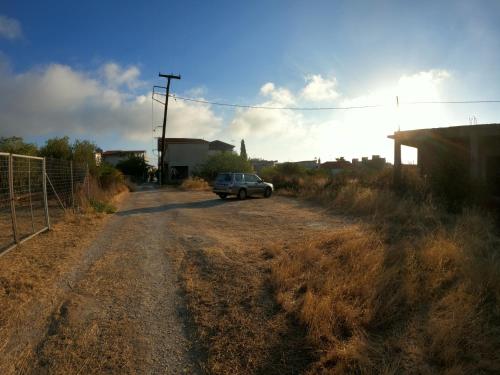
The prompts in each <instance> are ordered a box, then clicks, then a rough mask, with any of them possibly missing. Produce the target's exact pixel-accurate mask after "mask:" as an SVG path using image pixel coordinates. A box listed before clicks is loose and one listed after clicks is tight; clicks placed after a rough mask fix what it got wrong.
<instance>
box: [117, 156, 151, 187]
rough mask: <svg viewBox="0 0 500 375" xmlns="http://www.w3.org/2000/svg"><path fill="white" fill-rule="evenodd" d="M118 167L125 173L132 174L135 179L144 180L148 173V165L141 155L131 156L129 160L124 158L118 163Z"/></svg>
mask: <svg viewBox="0 0 500 375" xmlns="http://www.w3.org/2000/svg"><path fill="white" fill-rule="evenodd" d="M116 168H117V169H118V170H120V171H121V172H122V173H123V174H124V175H126V176H130V177H131V178H132V180H134V181H143V180H145V179H146V177H147V175H148V165H147V164H146V161H145V160H144V158H142V157H140V156H131V157H129V158H128V159H127V160H122V161H120V162H119V163H118V164H117V165H116Z"/></svg>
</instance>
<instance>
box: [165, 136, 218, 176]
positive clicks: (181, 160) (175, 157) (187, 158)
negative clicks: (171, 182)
mask: <svg viewBox="0 0 500 375" xmlns="http://www.w3.org/2000/svg"><path fill="white" fill-rule="evenodd" d="M207 157H208V143H192V144H190V143H179V144H167V150H166V153H165V163H166V164H167V165H168V168H169V169H170V168H172V167H184V166H186V167H188V168H189V175H192V173H193V170H194V169H195V168H196V167H197V166H198V165H200V164H202V163H204V162H205V161H206V159H207Z"/></svg>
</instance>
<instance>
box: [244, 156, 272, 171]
mask: <svg viewBox="0 0 500 375" xmlns="http://www.w3.org/2000/svg"><path fill="white" fill-rule="evenodd" d="M249 161H250V164H251V165H252V167H253V169H254V170H255V172H257V173H260V171H261V170H262V168H267V167H274V166H275V165H276V164H277V163H278V161H277V160H264V159H250V160H249Z"/></svg>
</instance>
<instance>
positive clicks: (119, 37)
mask: <svg viewBox="0 0 500 375" xmlns="http://www.w3.org/2000/svg"><path fill="white" fill-rule="evenodd" d="M499 16H500V1H497V0H491V1H487V0H484V1H483V0H477V1H468V0H455V1H445V0H442V1H425V0H423V1H383V0H380V1H357V0H351V1H333V0H332V1H314V0H311V1H292V0H290V1H277V0H271V1H252V2H250V1H246V2H243V1H216V0H214V1H148V2H140V1H126V0H125V1H124V0H122V1H119V2H118V1H105V2H104V1H92V0H87V1H81V2H67V1H51V0H48V1H44V2H40V1H9V0H5V1H2V2H0V136H14V135H16V136H22V137H23V138H24V139H25V140H27V141H30V142H35V143H37V144H43V143H44V141H45V140H46V139H47V138H49V137H53V136H63V135H68V136H70V138H71V139H89V140H91V141H93V142H95V143H96V144H97V145H98V146H100V147H101V148H102V149H104V150H111V149H145V150H147V152H148V155H149V157H150V159H151V161H155V160H156V155H157V154H156V150H155V148H156V146H155V145H154V142H153V137H154V136H160V135H161V130H160V129H158V128H157V127H158V126H160V125H161V122H162V114H163V108H162V105H161V104H159V103H157V102H154V101H152V100H151V92H152V86H153V85H162V86H163V85H165V81H164V80H162V79H161V78H159V77H158V73H159V72H162V73H175V74H180V75H181V77H182V78H181V80H175V81H172V90H171V92H172V94H175V95H177V96H178V97H188V98H195V99H201V100H206V101H216V102H225V103H237V104H245V105H255V106H270V107H307V108H318V107H352V106H365V105H381V107H376V108H363V109H351V110H346V109H343V110H328V111H326V110H325V111H291V110H263V109H248V108H228V107H220V106H216V105H210V104H200V103H194V102H187V101H183V100H181V99H170V102H169V111H168V122H167V136H168V137H196V138H204V139H207V140H214V139H219V140H222V141H225V142H228V143H231V144H234V145H235V146H236V148H235V149H236V150H237V151H238V150H239V145H240V141H241V139H245V144H246V149H247V152H248V154H249V156H250V157H258V158H264V159H272V160H279V161H298V160H311V159H314V158H320V159H321V161H327V160H334V159H335V158H337V157H341V156H343V157H345V158H347V159H351V158H354V157H357V158H360V157H362V156H371V155H374V154H376V155H381V156H383V157H386V158H387V159H388V160H389V161H392V158H393V145H392V141H391V140H389V139H388V138H387V135H389V134H392V133H393V132H394V131H395V130H398V129H401V130H407V129H415V128H429V127H440V126H453V125H464V124H465V125H467V124H469V123H476V122H477V123H493V122H500V103H483V104H460V105H458V104H453V105H452V104H426V105H423V104H420V105H411V104H407V103H409V102H413V101H462V100H498V99H500V85H498V82H500V64H499V61H500V22H498V17H499ZM396 96H398V97H399V101H400V106H399V107H397V106H396ZM158 99H160V100H163V98H161V97H158ZM405 103H406V104H405ZM155 128H156V130H155V131H154V132H153V131H152V130H153V129H155ZM403 159H404V160H405V161H406V162H410V163H411V162H415V161H416V152H415V151H414V150H412V149H405V150H403Z"/></svg>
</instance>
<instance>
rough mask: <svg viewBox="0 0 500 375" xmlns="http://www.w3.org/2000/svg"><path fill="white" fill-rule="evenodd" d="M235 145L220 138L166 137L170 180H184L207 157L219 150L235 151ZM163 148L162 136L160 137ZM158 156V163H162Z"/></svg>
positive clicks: (165, 161)
mask: <svg viewBox="0 0 500 375" xmlns="http://www.w3.org/2000/svg"><path fill="white" fill-rule="evenodd" d="M233 149H234V146H233V145H230V144H229V143H225V142H222V141H219V140H215V141H212V142H209V141H205V140H204V139H199V138H165V159H164V163H165V171H168V180H169V181H172V180H182V179H184V178H187V177H189V176H191V175H192V174H193V171H194V170H195V169H196V168H197V167H198V166H200V165H201V164H203V163H204V162H205V161H206V160H207V158H208V157H209V156H211V155H214V154H216V153H218V152H233ZM158 150H161V138H158ZM160 163H161V162H160V158H158V165H160Z"/></svg>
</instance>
